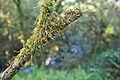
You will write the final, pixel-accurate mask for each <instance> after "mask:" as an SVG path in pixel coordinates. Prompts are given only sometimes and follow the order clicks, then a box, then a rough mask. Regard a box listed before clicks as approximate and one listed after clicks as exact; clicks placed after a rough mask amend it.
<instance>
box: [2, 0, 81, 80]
mask: <svg viewBox="0 0 120 80" xmlns="http://www.w3.org/2000/svg"><path fill="white" fill-rule="evenodd" d="M53 3H54V2H53V0H43V4H42V10H41V14H40V17H39V19H38V22H37V24H36V27H35V29H34V33H33V35H32V36H31V37H30V38H29V39H28V40H27V43H26V44H25V45H24V47H23V48H22V49H21V50H20V53H19V54H18V55H17V56H16V57H15V59H14V61H13V62H11V64H10V66H9V67H8V68H7V69H6V70H5V71H4V72H3V73H1V75H0V80H10V79H11V78H12V77H13V76H14V75H15V74H16V73H17V72H18V71H19V69H20V68H21V67H22V66H23V65H24V64H25V62H27V61H28V60H30V58H31V56H32V54H33V51H34V50H35V48H36V47H37V46H38V45H44V44H46V43H47V42H48V41H49V40H50V39H52V37H54V36H55V35H56V34H59V31H61V30H63V29H64V28H65V27H66V26H67V25H69V24H70V23H71V22H73V21H75V20H76V19H77V18H79V17H80V16H81V15H82V13H81V11H80V10H79V9H74V10H71V11H70V12H69V13H66V15H65V16H64V17H61V18H59V19H57V20H55V19H53V13H54V11H53ZM53 20H55V21H53ZM52 21H53V22H52ZM51 23H52V24H51Z"/></svg>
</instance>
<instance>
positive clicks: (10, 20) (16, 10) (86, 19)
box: [0, 0, 120, 80]
mask: <svg viewBox="0 0 120 80" xmlns="http://www.w3.org/2000/svg"><path fill="white" fill-rule="evenodd" d="M40 4H41V2H40V0H0V72H2V71H4V70H5V69H6V68H7V66H9V64H10V62H11V60H12V58H14V56H16V55H17V54H18V53H19V50H20V49H21V48H22V47H23V45H24V44H25V43H26V40H27V39H29V37H30V36H31V35H32V33H33V29H34V26H35V24H36V21H37V17H38V16H39V13H40V12H39V11H40V10H39V9H40V6H39V5H40ZM73 8H80V9H81V11H83V16H82V17H81V18H79V19H77V20H76V21H75V22H73V23H71V25H69V27H67V28H66V29H65V30H64V31H61V32H60V35H58V36H56V37H55V39H53V40H51V41H50V42H49V43H48V44H47V45H45V46H44V48H43V49H42V51H40V50H36V51H35V54H34V55H33V56H32V59H31V61H29V62H28V63H27V64H25V67H24V68H22V69H21V70H20V71H19V72H18V74H16V75H15V76H14V77H13V79H12V80H120V0H56V6H55V11H56V12H57V13H59V14H60V15H61V16H62V15H64V12H65V10H68V9H73ZM56 18H57V17H56ZM38 46H39V45H38ZM41 52H42V53H44V56H45V60H44V61H42V60H41V58H42V57H41V55H40V53H41ZM48 73H49V74H48ZM25 74H26V75H25Z"/></svg>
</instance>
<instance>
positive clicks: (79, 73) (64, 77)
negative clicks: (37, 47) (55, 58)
mask: <svg viewBox="0 0 120 80" xmlns="http://www.w3.org/2000/svg"><path fill="white" fill-rule="evenodd" d="M103 75H106V74H105V73H103V72H98V71H96V72H86V71H85V70H84V69H82V68H81V67H78V68H75V69H72V70H70V71H68V70H55V69H44V68H40V69H38V68H36V67H33V70H32V72H30V73H28V74H27V73H23V72H22V71H20V72H19V73H18V74H16V75H15V76H14V77H13V78H12V80H103V79H104V80H112V78H110V77H107V76H103Z"/></svg>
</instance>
